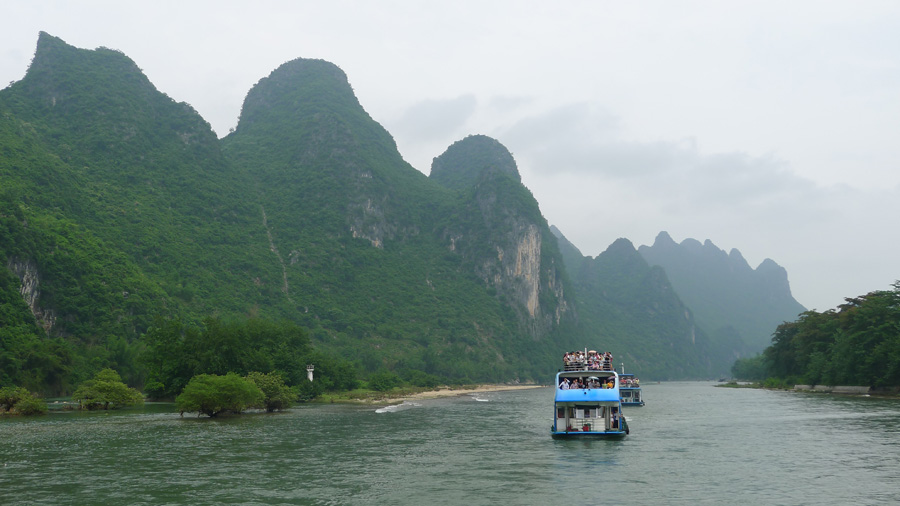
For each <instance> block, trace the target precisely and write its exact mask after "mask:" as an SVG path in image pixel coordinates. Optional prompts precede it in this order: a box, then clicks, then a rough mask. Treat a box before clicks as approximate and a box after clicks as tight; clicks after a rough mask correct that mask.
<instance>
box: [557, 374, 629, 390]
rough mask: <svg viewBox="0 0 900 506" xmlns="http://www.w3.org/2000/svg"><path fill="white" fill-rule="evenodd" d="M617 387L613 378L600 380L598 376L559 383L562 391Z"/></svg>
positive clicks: (565, 380) (571, 379) (570, 379)
mask: <svg viewBox="0 0 900 506" xmlns="http://www.w3.org/2000/svg"><path fill="white" fill-rule="evenodd" d="M615 386H616V383H615V381H614V380H613V378H612V376H610V377H609V378H606V379H600V378H598V377H596V376H590V377H588V378H563V380H562V381H560V382H559V389H560V390H575V389H578V388H613V387H615Z"/></svg>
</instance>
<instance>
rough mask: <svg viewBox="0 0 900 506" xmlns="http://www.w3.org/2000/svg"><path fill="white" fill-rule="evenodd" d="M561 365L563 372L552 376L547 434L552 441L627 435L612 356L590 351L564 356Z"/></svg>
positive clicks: (626, 425)
mask: <svg viewBox="0 0 900 506" xmlns="http://www.w3.org/2000/svg"><path fill="white" fill-rule="evenodd" d="M572 355H574V357H571V356H572ZM570 357H571V358H570ZM565 362H566V363H565V370H563V371H561V372H558V373H557V374H556V392H555V398H554V400H553V407H554V417H553V425H552V426H551V427H550V434H551V435H552V436H553V437H554V438H561V437H584V436H599V437H623V436H625V435H626V434H628V432H629V431H628V423H627V422H626V421H625V417H624V416H622V404H621V400H620V398H619V377H618V374H617V373H616V371H615V370H613V368H612V356H611V355H609V354H608V353H607V354H603V355H600V354H598V353H597V352H596V351H594V350H591V351H585V352H584V354H582V353H581V352H580V351H579V352H576V353H575V354H569V353H567V354H566V359H565Z"/></svg>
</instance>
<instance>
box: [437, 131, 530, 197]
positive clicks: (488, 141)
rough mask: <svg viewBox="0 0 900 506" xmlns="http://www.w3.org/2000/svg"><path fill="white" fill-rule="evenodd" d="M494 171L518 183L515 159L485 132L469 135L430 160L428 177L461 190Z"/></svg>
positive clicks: (492, 173) (520, 180)
mask: <svg viewBox="0 0 900 506" xmlns="http://www.w3.org/2000/svg"><path fill="white" fill-rule="evenodd" d="M497 174H505V175H507V176H509V177H510V178H512V179H513V180H515V181H516V182H518V183H521V182H522V178H521V177H520V176H519V169H518V168H517V167H516V161H515V159H513V156H512V154H511V153H510V152H509V150H508V149H506V147H505V146H504V145H503V144H500V142H499V141H497V140H496V139H493V138H491V137H488V136H486V135H470V136H468V137H466V138H465V139H462V140H460V141H456V142H454V143H453V144H452V145H451V146H450V147H449V148H447V150H446V151H444V153H443V154H442V155H441V156H439V157H437V158H435V159H434V161H433V162H432V163H431V174H430V176H429V177H430V178H431V179H432V180H434V181H436V182H438V183H440V184H442V185H444V186H446V187H448V188H454V189H463V188H469V187H472V186H474V185H475V184H477V183H478V182H479V181H480V180H482V179H483V178H484V177H486V176H494V175H497Z"/></svg>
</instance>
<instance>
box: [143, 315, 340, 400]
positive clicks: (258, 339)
mask: <svg viewBox="0 0 900 506" xmlns="http://www.w3.org/2000/svg"><path fill="white" fill-rule="evenodd" d="M203 323H204V325H203V328H202V329H201V328H198V327H196V326H192V325H186V324H184V323H182V322H178V321H166V320H162V319H160V320H158V321H157V322H156V324H155V325H154V326H153V327H151V328H150V330H148V332H147V334H146V335H145V336H144V338H143V342H144V345H145V352H144V355H143V360H142V361H143V363H144V364H145V366H146V368H147V371H148V381H147V385H146V386H145V390H146V391H147V393H148V394H149V395H151V396H152V397H155V398H172V397H174V396H175V395H177V394H178V393H179V392H181V390H182V389H183V388H184V387H185V385H186V384H187V383H188V381H190V379H191V378H192V377H194V376H196V375H199V374H217V375H223V374H226V373H229V372H233V373H237V374H239V375H247V374H249V373H250V372H252V371H257V372H261V373H266V374H268V373H271V372H278V373H280V374H281V375H282V376H283V378H284V379H285V380H286V382H287V384H288V385H296V384H298V383H299V382H301V381H306V364H307V363H309V361H310V360H311V358H312V348H311V346H310V343H309V338H308V337H307V336H306V332H305V331H304V330H303V329H302V328H300V327H299V326H297V325H295V324H293V323H290V322H287V321H281V322H272V321H268V320H261V319H258V318H235V319H229V320H223V319H220V318H211V317H210V318H206V319H205V320H204V322H203ZM327 369H328V368H327V367H326V368H325V371H323V373H324V374H325V375H326V376H327V374H328V372H327ZM351 375H352V374H351Z"/></svg>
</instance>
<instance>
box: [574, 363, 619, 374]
mask: <svg viewBox="0 0 900 506" xmlns="http://www.w3.org/2000/svg"><path fill="white" fill-rule="evenodd" d="M563 365H564V367H565V368H564V369H563V370H565V371H566V372H568V371H610V372H611V371H612V370H613V368H612V364H589V363H583V362H567V363H565V364H563Z"/></svg>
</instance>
